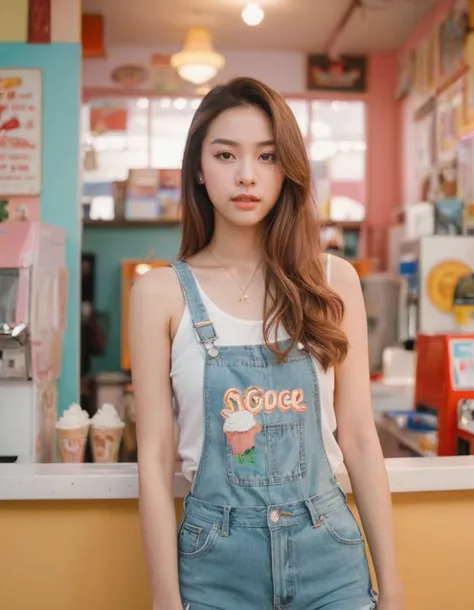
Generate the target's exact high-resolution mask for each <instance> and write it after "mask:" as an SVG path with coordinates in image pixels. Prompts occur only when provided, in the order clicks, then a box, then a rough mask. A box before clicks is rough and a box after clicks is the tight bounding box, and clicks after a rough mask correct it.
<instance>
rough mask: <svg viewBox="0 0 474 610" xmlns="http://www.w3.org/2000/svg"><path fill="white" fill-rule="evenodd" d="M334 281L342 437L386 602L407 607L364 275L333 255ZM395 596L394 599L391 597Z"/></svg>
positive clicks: (337, 401) (337, 397) (338, 411)
mask: <svg viewBox="0 0 474 610" xmlns="http://www.w3.org/2000/svg"><path fill="white" fill-rule="evenodd" d="M331 286H332V287H333V289H334V290H335V292H337V293H338V294H339V295H340V296H341V298H342V299H343V301H344V304H345V307H346V313H345V317H344V321H343V329H344V331H345V333H346V335H347V338H348V341H349V352H348V355H347V358H346V359H345V361H344V362H343V363H342V364H341V365H340V366H338V367H337V369H336V390H335V409H336V417H337V424H338V442H339V445H340V447H341V450H342V453H343V455H344V461H345V465H346V468H347V471H348V473H349V477H350V480H351V484H352V487H353V489H354V495H355V499H356V502H357V508H358V509H359V513H360V516H361V519H362V523H363V526H364V530H365V532H366V534H367V539H368V542H369V547H370V551H371V555H372V559H373V562H374V567H375V571H376V574H377V582H378V587H379V593H380V602H381V605H380V608H382V603H383V608H385V607H387V608H388V607H390V608H392V607H393V608H397V610H398V609H399V608H400V609H401V608H402V605H401V603H402V602H401V598H402V585H401V581H400V577H399V574H398V568H397V562H396V554H395V537H394V531H393V523H392V507H391V495H390V489H389V485H388V480H387V474H386V470H385V463H384V458H383V454H382V450H381V447H380V442H379V438H378V434H377V429H376V427H375V423H374V418H373V412H372V404H371V392H370V373H369V354H368V336H367V319H366V312H365V304H364V299H363V294H362V289H361V285H360V281H359V277H358V275H357V273H356V271H355V269H354V268H353V266H352V265H351V264H350V263H348V262H347V261H345V260H343V259H340V258H337V257H333V272H332V278H331ZM388 600H390V601H389V602H388V603H387V601H388Z"/></svg>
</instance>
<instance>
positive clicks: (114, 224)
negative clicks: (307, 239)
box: [82, 218, 364, 231]
mask: <svg viewBox="0 0 474 610" xmlns="http://www.w3.org/2000/svg"><path fill="white" fill-rule="evenodd" d="M82 224H83V225H84V226H85V227H102V228H103V227H107V228H111V229H112V228H115V229H117V228H122V229H126V228H132V227H134V228H147V227H160V226H179V224H180V221H179V220H176V219H173V218H157V219H156V220H125V219H116V220H92V219H90V218H83V219H82ZM363 224H364V221H358V220H341V221H337V220H328V221H321V226H322V227H340V228H341V229H343V230H347V231H350V230H351V231H358V230H360V229H361V228H362V226H363Z"/></svg>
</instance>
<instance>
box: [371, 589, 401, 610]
mask: <svg viewBox="0 0 474 610" xmlns="http://www.w3.org/2000/svg"><path fill="white" fill-rule="evenodd" d="M377 610H405V603H404V595H403V589H402V587H401V586H400V587H399V588H397V590H396V591H390V592H385V593H384V592H383V591H382V592H381V593H380V594H379V600H378V603H377Z"/></svg>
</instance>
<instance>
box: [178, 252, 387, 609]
mask: <svg viewBox="0 0 474 610" xmlns="http://www.w3.org/2000/svg"><path fill="white" fill-rule="evenodd" d="M173 268H174V269H175V271H176V273H177V275H178V277H179V280H180V283H181V286H182V289H183V292H184V295H185V298H186V301H187V304H188V307H189V310H190V313H191V317H192V321H193V325H194V328H195V330H196V334H197V338H196V340H198V341H199V342H200V343H201V344H202V349H203V350H205V351H206V361H205V373H204V397H203V398H204V441H203V447H202V454H201V459H200V463H199V467H198V470H197V472H196V476H195V479H194V482H193V488H192V492H191V493H190V494H189V495H188V496H187V497H186V498H185V501H184V512H183V519H182V521H181V524H180V527H179V530H178V554H179V583H180V592H181V598H182V601H183V608H185V609H188V610H372V609H374V608H375V607H376V594H375V592H374V590H373V589H372V585H371V579H370V573H369V568H368V563H367V557H366V553H365V546H364V540H363V538H362V535H361V531H360V529H359V526H358V524H357V522H356V520H355V519H354V516H353V515H352V513H351V511H350V509H349V507H348V505H347V502H346V497H345V494H344V492H343V491H342V489H341V488H340V487H339V485H338V483H337V480H336V478H335V477H334V474H333V472H332V470H331V467H330V464H329V462H328V459H327V457H326V452H325V448H324V443H323V436H322V430H321V410H320V398H319V388H318V377H317V374H316V369H315V366H314V363H313V360H312V357H311V356H310V355H309V354H308V353H307V352H305V351H304V350H303V349H300V347H301V346H299V347H298V348H295V349H293V350H292V351H291V352H290V354H289V356H288V357H287V359H286V360H285V361H284V362H283V363H279V362H278V359H277V358H276V356H275V355H274V354H273V353H272V352H271V351H270V350H269V349H268V348H267V347H266V346H265V345H245V346H217V345H215V341H216V339H217V335H216V331H215V329H214V326H213V324H212V320H209V317H208V315H207V312H206V309H205V306H204V304H203V301H202V299H201V297H200V294H199V290H198V287H197V285H196V281H195V279H194V276H193V274H192V272H191V270H190V269H189V267H188V265H187V263H186V262H184V261H177V262H175V263H174V264H173ZM282 343H284V342H282Z"/></svg>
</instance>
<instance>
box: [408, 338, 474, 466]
mask: <svg viewBox="0 0 474 610" xmlns="http://www.w3.org/2000/svg"><path fill="white" fill-rule="evenodd" d="M416 350H417V365H416V386H415V408H416V409H417V410H418V411H425V412H429V413H433V414H434V415H436V416H437V418H438V452H437V453H438V455H440V456H446V455H458V448H457V446H458V437H459V431H458V405H459V403H460V401H462V400H463V399H466V398H471V399H474V333H459V334H456V333H439V334H423V333H420V334H419V335H418V337H417V347H416Z"/></svg>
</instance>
